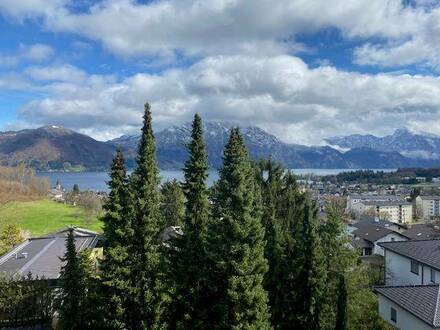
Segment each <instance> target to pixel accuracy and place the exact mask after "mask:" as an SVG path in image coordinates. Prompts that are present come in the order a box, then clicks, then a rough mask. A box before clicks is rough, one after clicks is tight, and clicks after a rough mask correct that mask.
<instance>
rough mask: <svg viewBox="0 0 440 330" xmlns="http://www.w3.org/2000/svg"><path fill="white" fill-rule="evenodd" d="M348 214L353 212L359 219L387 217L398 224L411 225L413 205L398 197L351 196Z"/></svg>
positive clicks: (348, 199)
mask: <svg viewBox="0 0 440 330" xmlns="http://www.w3.org/2000/svg"><path fill="white" fill-rule="evenodd" d="M347 212H349V213H351V212H353V213H354V214H355V215H356V216H357V217H360V216H361V215H362V214H371V215H374V216H377V217H380V218H384V217H385V218H387V219H388V220H390V221H392V222H396V223H409V222H411V221H412V218H413V217H412V213H413V209H412V204H411V203H409V202H407V201H406V200H405V199H404V198H403V197H401V196H396V195H350V196H349V197H348V198H347Z"/></svg>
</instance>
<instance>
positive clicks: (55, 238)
mask: <svg viewBox="0 0 440 330" xmlns="http://www.w3.org/2000/svg"><path fill="white" fill-rule="evenodd" d="M68 230H69V229H68V228H65V229H62V230H60V231H58V232H55V233H52V234H49V235H46V236H43V237H39V238H30V239H28V240H26V241H25V242H23V243H21V244H20V245H18V246H17V247H15V248H14V249H12V250H11V251H10V252H9V253H7V254H5V255H4V256H2V257H0V273H2V272H4V273H7V274H9V275H11V276H26V275H27V274H29V273H31V274H32V276H33V277H37V276H38V277H39V278H43V277H44V278H45V279H47V280H56V279H57V278H58V277H59V276H60V270H61V266H62V264H63V263H62V261H61V260H60V258H61V257H63V256H64V254H65V251H66V248H65V245H66V238H67V234H68ZM74 235H75V244H76V249H77V251H78V252H80V251H83V250H84V249H86V248H89V249H95V248H96V246H97V243H98V241H99V239H100V238H99V236H98V234H97V233H95V232H92V231H89V230H85V229H81V228H74ZM95 252H97V251H96V250H95Z"/></svg>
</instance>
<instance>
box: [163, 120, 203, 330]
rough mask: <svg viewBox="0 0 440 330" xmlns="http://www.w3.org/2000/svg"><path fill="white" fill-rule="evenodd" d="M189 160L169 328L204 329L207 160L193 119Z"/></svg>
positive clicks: (172, 266)
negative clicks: (181, 232)
mask: <svg viewBox="0 0 440 330" xmlns="http://www.w3.org/2000/svg"><path fill="white" fill-rule="evenodd" d="M187 147H188V152H189V159H188V160H187V161H186V162H185V167H184V169H183V171H184V175H185V181H184V183H183V192H184V194H185V199H186V202H185V221H184V228H183V235H182V236H180V237H176V239H175V240H174V242H173V245H174V247H175V249H173V250H172V251H171V258H170V260H171V262H170V269H171V270H172V272H171V273H172V278H173V281H174V286H175V293H174V297H173V303H172V305H171V310H172V311H171V314H172V315H171V316H170V320H171V327H175V328H183V329H205V328H206V326H207V325H208V324H209V320H208V314H209V313H208V310H209V308H210V306H209V303H208V301H207V298H206V297H207V296H208V291H209V288H208V287H207V285H208V282H207V280H206V278H207V273H208V272H209V270H208V269H207V260H206V251H205V250H206V228H207V223H208V218H209V201H208V188H207V185H206V180H207V178H208V160H207V154H206V149H205V143H204V140H203V128H202V120H201V118H200V116H199V115H197V114H196V115H195V116H194V121H193V124H192V133H191V141H190V142H189V144H188V146H187Z"/></svg>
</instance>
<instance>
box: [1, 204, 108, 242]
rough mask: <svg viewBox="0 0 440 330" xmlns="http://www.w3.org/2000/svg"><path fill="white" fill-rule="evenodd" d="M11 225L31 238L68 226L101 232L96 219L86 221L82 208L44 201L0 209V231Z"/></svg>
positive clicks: (9, 205) (99, 223) (11, 205)
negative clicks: (25, 232)
mask: <svg viewBox="0 0 440 330" xmlns="http://www.w3.org/2000/svg"><path fill="white" fill-rule="evenodd" d="M11 223H13V224H16V225H17V226H18V227H20V228H21V229H22V230H25V231H27V232H29V233H30V234H31V236H32V237H38V236H41V235H44V234H47V233H50V232H54V231H56V230H58V229H60V228H63V227H66V226H70V225H72V226H78V227H82V228H86V229H90V230H94V231H98V232H100V231H102V229H101V226H102V223H101V222H100V221H99V220H98V219H96V218H93V219H91V220H86V216H85V212H84V210H83V209H82V208H80V207H74V206H70V205H65V204H62V203H58V202H53V201H51V200H46V199H44V200H39V201H32V202H14V203H11V204H8V205H6V206H3V207H1V208H0V230H2V228H3V227H4V226H5V225H7V224H11Z"/></svg>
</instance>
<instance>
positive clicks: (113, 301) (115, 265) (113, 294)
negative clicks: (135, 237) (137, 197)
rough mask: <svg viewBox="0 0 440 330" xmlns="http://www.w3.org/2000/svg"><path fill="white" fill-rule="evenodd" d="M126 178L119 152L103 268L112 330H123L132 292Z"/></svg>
mask: <svg viewBox="0 0 440 330" xmlns="http://www.w3.org/2000/svg"><path fill="white" fill-rule="evenodd" d="M126 181H127V175H126V170H125V164H124V157H123V155H122V152H121V150H119V149H118V150H117V152H116V155H115V158H114V159H113V163H112V166H111V170H110V181H109V182H108V185H109V188H110V193H109V196H108V199H107V201H106V203H105V205H104V207H103V208H104V210H105V215H104V217H103V218H102V221H103V222H104V236H105V240H104V260H103V261H102V265H101V278H102V284H103V298H104V299H105V300H106V304H105V306H104V308H105V313H104V314H105V315H104V317H105V323H106V327H108V328H110V329H121V328H124V326H125V325H124V324H125V319H126V315H125V313H124V311H125V307H126V305H127V299H126V298H125V297H126V296H127V294H126V292H127V291H128V289H129V285H130V283H129V282H128V278H129V274H130V273H129V267H128V266H129V265H128V262H129V258H128V256H129V254H128V249H127V243H128V242H129V241H130V237H131V236H132V232H131V228H130V223H129V221H128V220H129V218H128V217H127V214H126V211H127V198H128V194H127V182H126Z"/></svg>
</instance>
